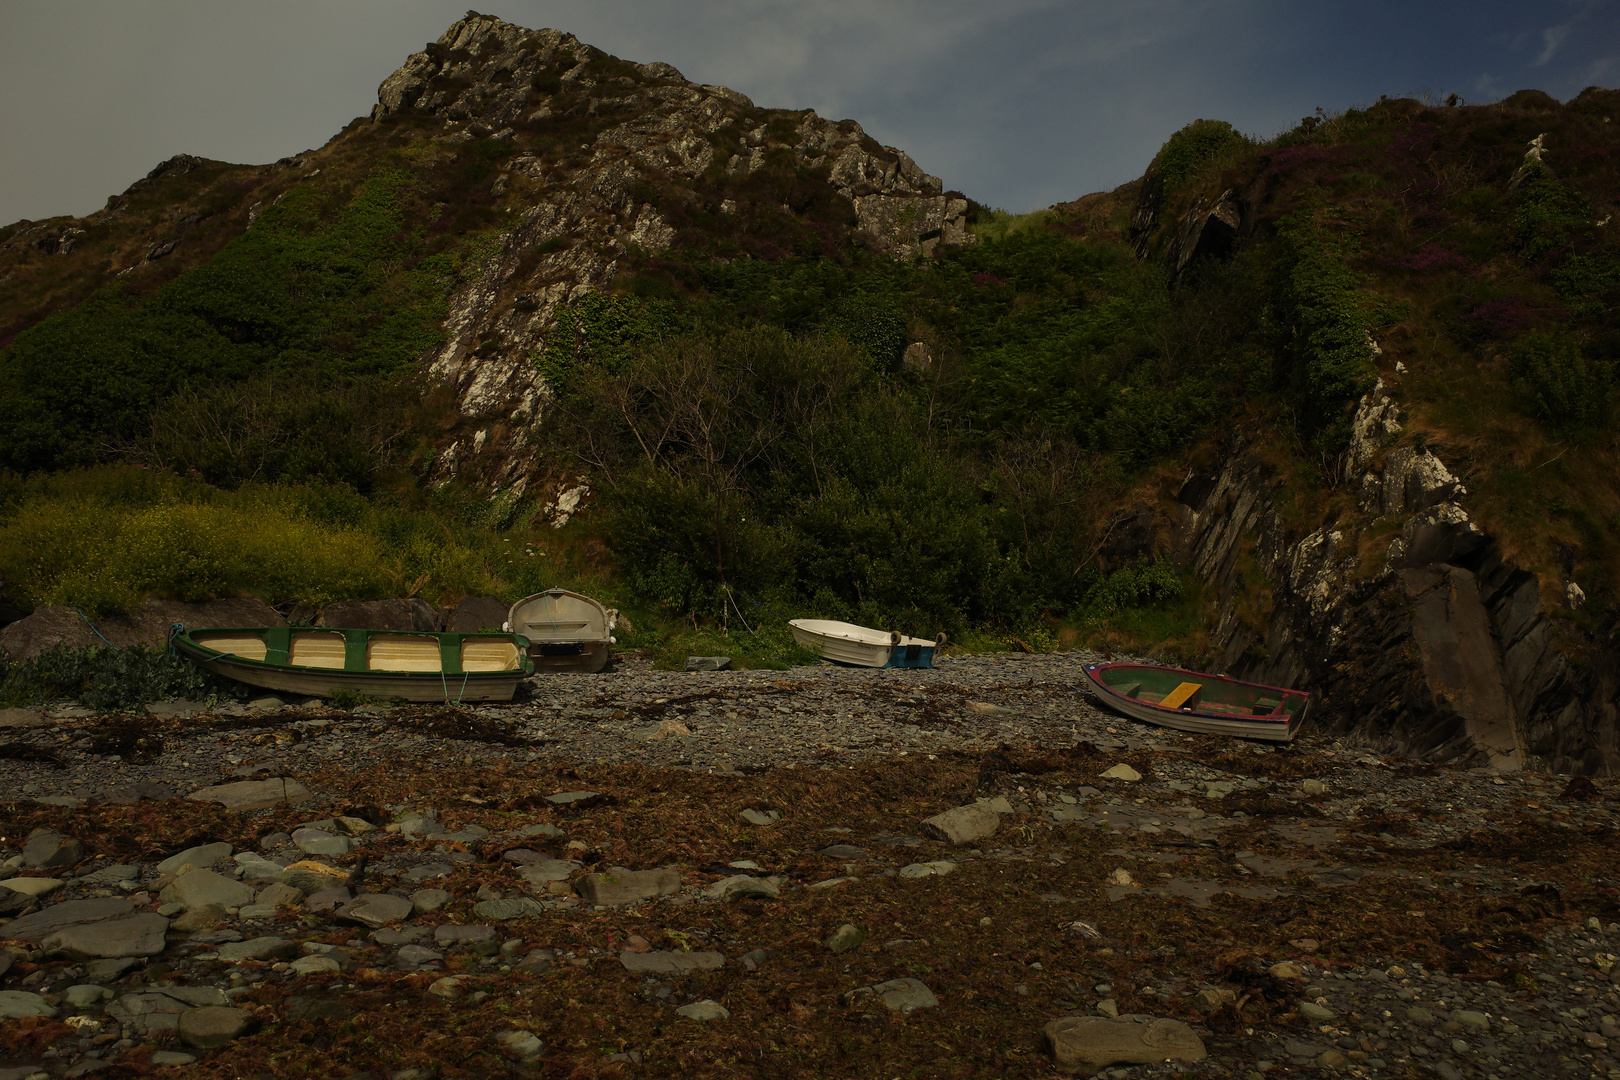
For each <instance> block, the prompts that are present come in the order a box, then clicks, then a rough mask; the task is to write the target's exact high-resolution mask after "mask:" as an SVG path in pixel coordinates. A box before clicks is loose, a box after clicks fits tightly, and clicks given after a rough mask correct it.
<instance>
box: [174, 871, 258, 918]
mask: <svg viewBox="0 0 1620 1080" xmlns="http://www.w3.org/2000/svg"><path fill="white" fill-rule="evenodd" d="M158 896H159V899H161V900H164V901H166V902H168V903H175V904H182V905H184V906H185V907H186V909H187V910H194V909H196V908H203V907H208V906H209V905H210V904H215V905H218V906H219V907H222V908H233V907H241V906H242V905H243V904H251V903H253V887H252V886H251V885H244V884H243V883H242V882H240V881H237V880H236V879H235V878H228V877H226V876H225V875H224V874H216V873H214V872H213V871H212V870H191V871H188V872H186V873H184V874H181V875H180V876H179V877H177V878H175V879H174V880H173V881H172V882H170V883H169V886H168V888H166V889H164V890H163V892H161V893H160V894H158Z"/></svg>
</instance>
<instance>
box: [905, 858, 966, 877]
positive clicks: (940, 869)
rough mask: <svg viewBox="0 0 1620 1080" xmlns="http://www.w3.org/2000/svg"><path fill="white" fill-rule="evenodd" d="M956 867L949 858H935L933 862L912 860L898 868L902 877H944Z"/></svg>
mask: <svg viewBox="0 0 1620 1080" xmlns="http://www.w3.org/2000/svg"><path fill="white" fill-rule="evenodd" d="M955 869H956V864H955V863H953V862H951V861H950V860H949V859H937V860H935V861H934V862H914V863H911V864H909V865H907V866H902V867H901V868H900V876H901V877H903V878H921V877H944V876H945V875H946V874H949V873H952V872H953V871H954V870H955Z"/></svg>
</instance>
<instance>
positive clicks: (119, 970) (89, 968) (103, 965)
mask: <svg viewBox="0 0 1620 1080" xmlns="http://www.w3.org/2000/svg"><path fill="white" fill-rule="evenodd" d="M134 966H135V957H133V956H119V957H114V958H112V959H108V960H90V961H88V962H86V963H85V965H84V977H85V978H86V979H88V980H89V981H91V982H94V983H110V982H116V981H118V980H119V979H120V978H122V977H123V975H124V972H126V971H128V970H129V969H130V968H132V967H134ZM0 974H3V972H0Z"/></svg>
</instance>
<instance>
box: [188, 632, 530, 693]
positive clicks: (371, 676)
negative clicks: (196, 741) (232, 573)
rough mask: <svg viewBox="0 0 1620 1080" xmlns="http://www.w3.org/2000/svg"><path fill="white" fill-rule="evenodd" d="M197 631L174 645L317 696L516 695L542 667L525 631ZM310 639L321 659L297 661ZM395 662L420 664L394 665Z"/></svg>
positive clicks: (216, 665)
mask: <svg viewBox="0 0 1620 1080" xmlns="http://www.w3.org/2000/svg"><path fill="white" fill-rule="evenodd" d="M195 633H196V634H197V635H198V637H197V638H194V637H193V636H192V634H191V633H182V634H179V635H178V636H176V637H175V639H174V645H175V648H176V649H177V650H179V651H180V653H181V654H182V655H185V656H187V657H189V658H190V659H191V660H192V661H193V662H194V663H196V664H197V665H198V666H200V667H202V668H205V669H207V670H208V671H211V672H213V673H215V674H217V675H223V676H225V677H226V678H228V679H234V680H236V681H237V682H240V683H245V684H247V685H248V686H254V687H258V688H259V689H262V690H271V691H275V692H278V693H291V694H304V695H309V696H313V697H331V696H332V695H333V694H334V693H337V692H338V691H340V690H346V691H349V692H351V693H356V694H361V695H363V696H366V697H374V698H384V699H398V700H403V701H410V702H441V703H443V702H463V701H511V700H512V696H513V694H514V693H515V692H516V691H517V687H518V684H519V683H520V682H522V681H523V680H524V679H525V678H527V677H528V676H529V675H530V674H532V673H533V670H534V668H533V665H532V664H531V663H530V662H529V661H528V659H527V657H526V656H525V655H524V652H525V650H527V648H528V644H529V642H528V640H527V639H526V638H524V637H522V636H521V635H518V634H432V633H405V632H393V631H374V630H354V629H336V628H334V629H326V628H319V629H308V630H294V629H291V628H288V627H240V628H232V629H221V630H214V629H208V630H198V631H196V632H195ZM199 639H200V640H199ZM301 639H313V640H308V641H306V640H301ZM210 642H211V643H212V644H210ZM306 645H307V646H308V647H309V649H310V653H311V655H310V658H311V659H312V660H313V661H315V663H314V664H301V663H295V662H292V660H293V657H296V656H299V655H300V650H301V649H302V648H304V647H305V646H306ZM317 647H319V648H317ZM271 656H286V657H288V660H287V661H285V662H272V661H270V660H269V657H271ZM463 663H465V664H466V665H467V667H466V668H463V666H462V665H463ZM390 665H392V666H397V667H400V668H414V669H415V670H386V669H385V668H387V667H388V666H390Z"/></svg>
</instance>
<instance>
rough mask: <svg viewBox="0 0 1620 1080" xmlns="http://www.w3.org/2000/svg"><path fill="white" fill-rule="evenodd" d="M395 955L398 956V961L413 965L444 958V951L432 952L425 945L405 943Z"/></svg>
mask: <svg viewBox="0 0 1620 1080" xmlns="http://www.w3.org/2000/svg"><path fill="white" fill-rule="evenodd" d="M395 955H396V956H397V957H398V958H399V962H400V963H402V964H409V965H411V966H413V967H414V966H417V965H419V964H429V963H432V962H433V961H435V960H443V959H444V953H441V952H434V951H433V950H432V949H430V948H428V947H427V946H425V945H406V946H405V947H404V948H402V949H400V950H399V952H398V953H396V954H395Z"/></svg>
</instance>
